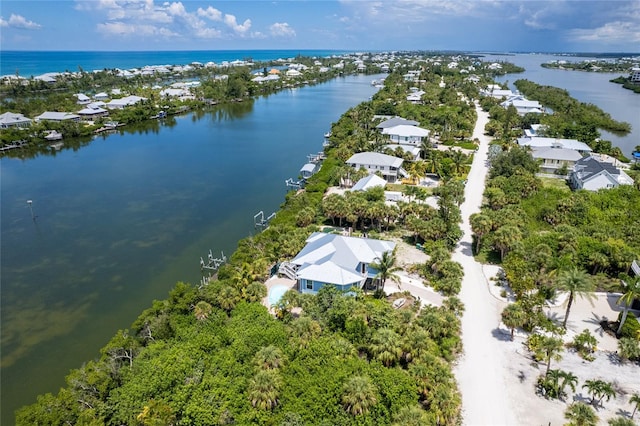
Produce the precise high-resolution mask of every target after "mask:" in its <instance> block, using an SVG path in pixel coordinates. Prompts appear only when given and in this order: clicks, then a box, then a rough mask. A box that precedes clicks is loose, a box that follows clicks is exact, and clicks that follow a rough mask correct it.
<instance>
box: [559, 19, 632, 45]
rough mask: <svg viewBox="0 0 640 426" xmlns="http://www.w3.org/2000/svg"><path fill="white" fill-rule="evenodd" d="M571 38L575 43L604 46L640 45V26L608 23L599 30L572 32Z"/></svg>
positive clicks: (618, 22) (570, 32)
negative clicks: (595, 43) (590, 43)
mask: <svg viewBox="0 0 640 426" xmlns="http://www.w3.org/2000/svg"><path fill="white" fill-rule="evenodd" d="M569 38H570V39H571V40H573V41H589V42H602V43H604V44H614V43H620V42H626V43H640V26H638V25H637V24H635V23H632V22H621V21H615V22H607V23H606V24H604V25H602V26H600V27H598V28H590V29H580V28H579V29H575V30H571V31H569Z"/></svg>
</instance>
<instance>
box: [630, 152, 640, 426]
mask: <svg viewBox="0 0 640 426" xmlns="http://www.w3.org/2000/svg"><path fill="white" fill-rule="evenodd" d="M639 151H640V150H639ZM629 403H630V404H633V412H632V413H631V418H632V419H633V416H635V415H636V411H638V410H639V409H640V393H638V392H635V393H634V394H633V395H631V397H630V398H629Z"/></svg>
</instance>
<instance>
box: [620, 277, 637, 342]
mask: <svg viewBox="0 0 640 426" xmlns="http://www.w3.org/2000/svg"><path fill="white" fill-rule="evenodd" d="M622 285H623V286H624V291H625V293H624V294H623V295H622V296H620V298H619V299H618V300H617V301H616V304H617V305H620V304H622V303H624V311H622V318H621V319H620V325H619V326H618V331H616V334H618V335H620V332H621V331H622V326H623V325H624V322H625V321H626V320H627V315H628V314H629V309H631V305H633V301H634V300H635V299H636V298H638V297H640V277H635V278H634V279H633V281H631V284H627V283H626V282H624V281H622Z"/></svg>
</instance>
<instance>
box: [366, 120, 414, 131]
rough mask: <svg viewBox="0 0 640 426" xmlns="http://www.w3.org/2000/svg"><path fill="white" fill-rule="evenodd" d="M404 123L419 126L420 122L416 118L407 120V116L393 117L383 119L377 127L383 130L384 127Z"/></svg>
mask: <svg viewBox="0 0 640 426" xmlns="http://www.w3.org/2000/svg"><path fill="white" fill-rule="evenodd" d="M403 124H404V125H406V126H417V125H418V124H420V123H418V122H417V121H415V120H407V119H406V118H402V117H392V118H389V119H387V120H384V121H382V122H381V123H380V124H378V125H377V126H376V129H378V130H383V129H386V128H387V127H395V126H400V125H403Z"/></svg>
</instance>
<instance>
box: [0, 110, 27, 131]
mask: <svg viewBox="0 0 640 426" xmlns="http://www.w3.org/2000/svg"><path fill="white" fill-rule="evenodd" d="M29 126H31V119H30V118H27V117H25V116H24V115H22V114H16V113H14V112H5V113H4V114H0V129H9V128H11V127H29Z"/></svg>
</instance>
